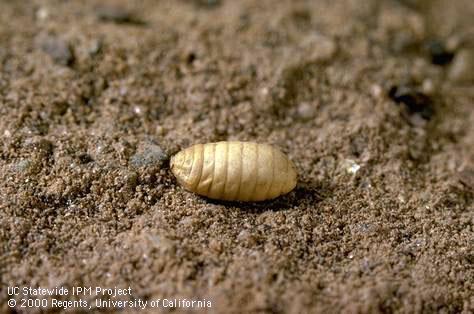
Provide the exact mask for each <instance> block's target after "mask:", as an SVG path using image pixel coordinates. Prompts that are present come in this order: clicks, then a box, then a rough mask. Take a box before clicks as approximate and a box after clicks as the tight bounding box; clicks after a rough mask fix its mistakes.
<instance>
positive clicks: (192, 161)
mask: <svg viewBox="0 0 474 314" xmlns="http://www.w3.org/2000/svg"><path fill="white" fill-rule="evenodd" d="M170 167H171V171H172V172H173V174H174V175H175V176H176V179H177V180H178V182H179V184H181V185H182V186H183V187H184V188H185V189H186V190H188V191H191V192H194V193H196V194H199V195H202V196H206V197H209V198H212V199H219V200H227V201H264V200H269V199H273V198H276V197H278V196H280V195H283V194H286V193H288V192H290V191H291V190H293V189H294V188H295V186H296V180H297V174H296V169H295V165H294V164H293V162H291V160H289V159H288V157H286V156H285V155H284V154H283V153H282V152H281V151H280V150H278V149H277V148H275V147H273V146H271V145H268V144H258V143H253V142H217V143H207V144H197V145H194V146H191V147H189V148H186V149H184V150H182V151H180V152H179V153H177V154H176V155H174V156H173V157H172V158H171V162H170Z"/></svg>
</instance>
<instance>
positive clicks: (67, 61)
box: [39, 36, 74, 66]
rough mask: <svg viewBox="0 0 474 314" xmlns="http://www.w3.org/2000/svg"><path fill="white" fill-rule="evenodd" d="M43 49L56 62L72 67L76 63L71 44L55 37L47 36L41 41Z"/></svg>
mask: <svg viewBox="0 0 474 314" xmlns="http://www.w3.org/2000/svg"><path fill="white" fill-rule="evenodd" d="M39 41H40V43H39V44H40V47H41V49H42V50H43V51H44V52H45V53H47V54H48V55H49V56H50V57H51V58H52V59H53V61H54V62H56V63H58V64H61V65H64V66H70V65H72V64H73V63H74V54H73V51H72V49H71V46H70V45H69V43H67V42H66V41H65V40H63V39H61V38H59V37H55V36H46V37H43V38H41V39H40V40H39Z"/></svg>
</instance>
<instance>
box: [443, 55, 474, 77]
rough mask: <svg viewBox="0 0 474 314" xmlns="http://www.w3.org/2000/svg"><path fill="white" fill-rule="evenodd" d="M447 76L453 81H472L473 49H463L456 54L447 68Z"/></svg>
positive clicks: (473, 66)
mask: <svg viewBox="0 0 474 314" xmlns="http://www.w3.org/2000/svg"><path fill="white" fill-rule="evenodd" d="M448 77H449V78H450V79H451V80H453V81H455V82H472V81H474V51H473V50H468V49H464V50H461V51H459V52H458V53H457V54H456V57H455V58H454V60H453V63H452V64H451V67H450V68H449V72H448Z"/></svg>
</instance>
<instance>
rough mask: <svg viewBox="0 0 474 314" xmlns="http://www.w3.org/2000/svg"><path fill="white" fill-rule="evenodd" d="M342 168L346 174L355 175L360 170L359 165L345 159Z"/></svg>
mask: <svg viewBox="0 0 474 314" xmlns="http://www.w3.org/2000/svg"><path fill="white" fill-rule="evenodd" d="M344 168H345V169H346V172H347V173H350V174H356V173H357V171H359V169H360V165H359V164H357V163H356V162H355V161H354V160H352V159H346V160H344Z"/></svg>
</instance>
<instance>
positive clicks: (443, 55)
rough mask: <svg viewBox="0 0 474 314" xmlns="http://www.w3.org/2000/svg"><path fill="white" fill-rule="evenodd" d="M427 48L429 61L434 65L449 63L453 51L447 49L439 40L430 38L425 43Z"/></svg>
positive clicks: (452, 56)
mask: <svg viewBox="0 0 474 314" xmlns="http://www.w3.org/2000/svg"><path fill="white" fill-rule="evenodd" d="M427 50H428V53H429V55H430V58H431V63H433V64H436V65H445V64H448V63H450V62H451V61H452V60H453V58H454V53H453V52H451V51H448V50H447V49H446V47H445V45H444V43H442V42H441V41H439V40H432V41H430V42H428V43H427Z"/></svg>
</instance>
